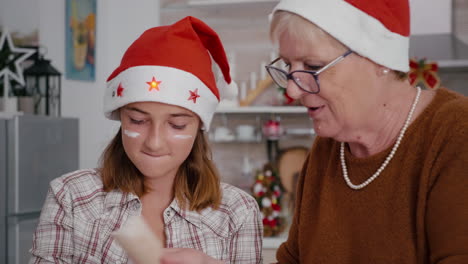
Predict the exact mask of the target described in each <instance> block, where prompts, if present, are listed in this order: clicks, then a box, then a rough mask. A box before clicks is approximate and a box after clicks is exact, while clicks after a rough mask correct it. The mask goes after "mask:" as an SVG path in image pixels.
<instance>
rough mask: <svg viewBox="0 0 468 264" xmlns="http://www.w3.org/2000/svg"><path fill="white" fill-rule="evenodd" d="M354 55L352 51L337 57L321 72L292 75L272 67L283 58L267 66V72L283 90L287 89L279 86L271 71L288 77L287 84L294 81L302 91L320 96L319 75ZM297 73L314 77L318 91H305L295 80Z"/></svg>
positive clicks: (304, 71)
mask: <svg viewBox="0 0 468 264" xmlns="http://www.w3.org/2000/svg"><path fill="white" fill-rule="evenodd" d="M351 53H353V51H352V50H348V51H346V52H345V53H344V54H343V55H341V56H339V57H337V58H336V59H334V60H333V61H331V62H330V63H328V64H327V65H325V66H323V67H322V68H321V69H320V70H318V71H307V70H297V71H292V72H290V73H288V72H286V71H284V70H282V69H280V68H277V67H275V66H272V65H273V64H275V63H276V62H277V61H279V60H280V59H281V58H279V57H278V58H276V59H275V60H273V61H272V62H270V64H268V65H267V66H265V69H266V71H267V72H268V74H269V75H270V76H271V79H273V81H274V82H275V83H276V84H277V85H278V86H279V87H281V88H283V89H286V87H283V86H282V85H281V84H279V83H278V82H277V81H276V80H275V78H274V77H273V74H272V73H271V72H270V70H274V71H277V72H280V73H282V74H283V75H284V76H285V77H286V82H287V81H289V80H293V81H294V83H295V84H296V85H297V87H299V89H301V90H302V91H304V92H306V93H310V94H318V93H319V92H320V82H319V78H318V75H319V74H320V73H322V72H324V71H325V70H326V69H328V68H330V67H332V66H333V65H335V64H337V63H338V62H340V61H341V60H343V59H344V58H346V57H347V56H348V55H349V54H351ZM296 72H302V73H309V74H311V75H312V77H314V80H315V83H316V84H317V91H309V90H306V89H304V88H303V87H302V86H301V84H300V83H299V82H298V80H296V78H294V76H293V75H294V73H296Z"/></svg>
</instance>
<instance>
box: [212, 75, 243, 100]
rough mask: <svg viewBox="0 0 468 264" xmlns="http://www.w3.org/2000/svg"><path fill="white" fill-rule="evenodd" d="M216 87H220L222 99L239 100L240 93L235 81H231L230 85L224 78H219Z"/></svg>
mask: <svg viewBox="0 0 468 264" xmlns="http://www.w3.org/2000/svg"><path fill="white" fill-rule="evenodd" d="M216 86H218V89H219V96H220V99H221V100H223V99H225V100H234V99H236V98H237V94H238V93H239V89H238V87H237V84H236V83H235V82H234V81H231V83H230V84H228V83H227V82H226V81H225V80H224V78H223V77H222V76H221V77H219V78H218V81H217V82H216Z"/></svg>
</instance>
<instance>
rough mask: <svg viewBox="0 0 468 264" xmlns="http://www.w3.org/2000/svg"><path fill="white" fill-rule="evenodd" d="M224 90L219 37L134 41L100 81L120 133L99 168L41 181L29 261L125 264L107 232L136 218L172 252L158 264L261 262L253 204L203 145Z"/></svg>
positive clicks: (160, 30)
mask: <svg viewBox="0 0 468 264" xmlns="http://www.w3.org/2000/svg"><path fill="white" fill-rule="evenodd" d="M210 55H211V57H212V58H213V59H214V61H215V62H216V63H217V64H218V66H219V67H220V69H221V71H222V73H223V76H224V80H223V81H224V83H223V84H220V85H218V86H217V85H216V83H215V78H214V75H213V72H212V67H211V57H210ZM230 82H231V78H230V76H229V66H228V62H227V59H226V55H225V53H224V49H223V47H222V44H221V42H220V40H219V37H218V36H217V34H216V33H215V32H214V31H213V30H212V29H211V28H210V27H208V26H207V25H206V24H204V23H203V22H202V21H200V20H198V19H196V18H193V17H186V18H184V19H182V20H181V21H179V22H177V23H175V24H173V25H170V26H162V27H155V28H152V29H149V30H147V31H146V32H144V33H143V34H142V35H141V36H140V37H139V38H138V39H137V40H136V41H135V42H134V43H133V44H132V45H131V46H130V47H129V48H128V50H127V51H126V53H125V54H124V56H123V58H122V61H121V64H120V66H119V67H118V68H117V69H116V70H115V71H114V72H113V73H112V74H111V75H110V76H109V78H108V81H107V90H106V93H105V99H104V109H105V110H104V111H105V114H106V116H107V117H108V118H110V119H114V120H120V122H121V129H120V130H119V131H118V133H117V135H116V136H115V137H114V139H113V140H112V141H111V142H110V144H109V145H108V146H107V148H106V149H105V151H104V153H103V155H102V164H101V165H102V166H101V168H99V169H88V170H80V171H76V172H72V173H70V174H67V175H64V176H62V177H60V178H57V179H55V180H54V181H52V182H51V185H50V186H51V187H50V190H49V193H48V195H47V199H46V202H45V205H44V207H43V210H42V213H41V217H40V221H39V225H38V227H37V229H36V232H35V234H34V237H33V247H32V249H31V254H32V259H31V261H30V262H31V263H47V262H55V263H57V262H59V263H127V261H128V257H127V255H126V253H125V252H124V251H123V249H122V248H121V247H120V246H119V245H118V244H117V243H116V242H115V241H114V239H113V238H112V236H111V233H112V232H113V231H116V230H118V229H119V228H120V227H121V226H123V225H124V224H125V223H126V220H127V219H128V218H129V216H132V215H140V216H142V217H143V219H145V220H146V222H147V223H148V224H149V226H150V227H151V229H152V231H153V232H154V234H155V235H156V236H157V237H158V238H159V239H160V240H161V241H162V242H163V244H164V246H165V247H166V248H172V249H165V250H164V251H163V256H162V258H161V263H176V262H177V263H225V262H229V263H261V250H262V233H263V227H262V223H261V217H260V215H259V210H258V206H257V204H256V201H255V200H254V199H253V198H252V197H251V196H249V195H248V194H246V193H245V192H242V191H241V190H239V189H237V188H235V187H233V186H230V185H228V184H223V183H220V182H219V175H218V172H217V170H216V168H215V166H214V164H213V162H212V160H211V159H210V155H209V154H210V150H209V146H208V144H207V141H206V138H205V131H207V130H208V129H209V125H210V122H211V119H212V117H213V113H214V111H215V109H216V106H217V104H218V102H219V100H220V94H221V95H225V94H229V88H230V87H231V86H230V85H228V83H230ZM218 87H219V89H218ZM155 263H157V260H155Z"/></svg>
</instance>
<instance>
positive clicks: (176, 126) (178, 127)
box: [171, 123, 186, 130]
mask: <svg viewBox="0 0 468 264" xmlns="http://www.w3.org/2000/svg"><path fill="white" fill-rule="evenodd" d="M171 127H172V128H174V129H177V130H182V129H184V128H185V127H186V125H176V124H172V123H171Z"/></svg>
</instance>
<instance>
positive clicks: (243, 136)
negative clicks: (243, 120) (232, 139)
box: [236, 125, 255, 140]
mask: <svg viewBox="0 0 468 264" xmlns="http://www.w3.org/2000/svg"><path fill="white" fill-rule="evenodd" d="M236 133H237V138H238V139H240V140H253V139H255V127H254V126H251V125H239V126H237V127H236Z"/></svg>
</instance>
